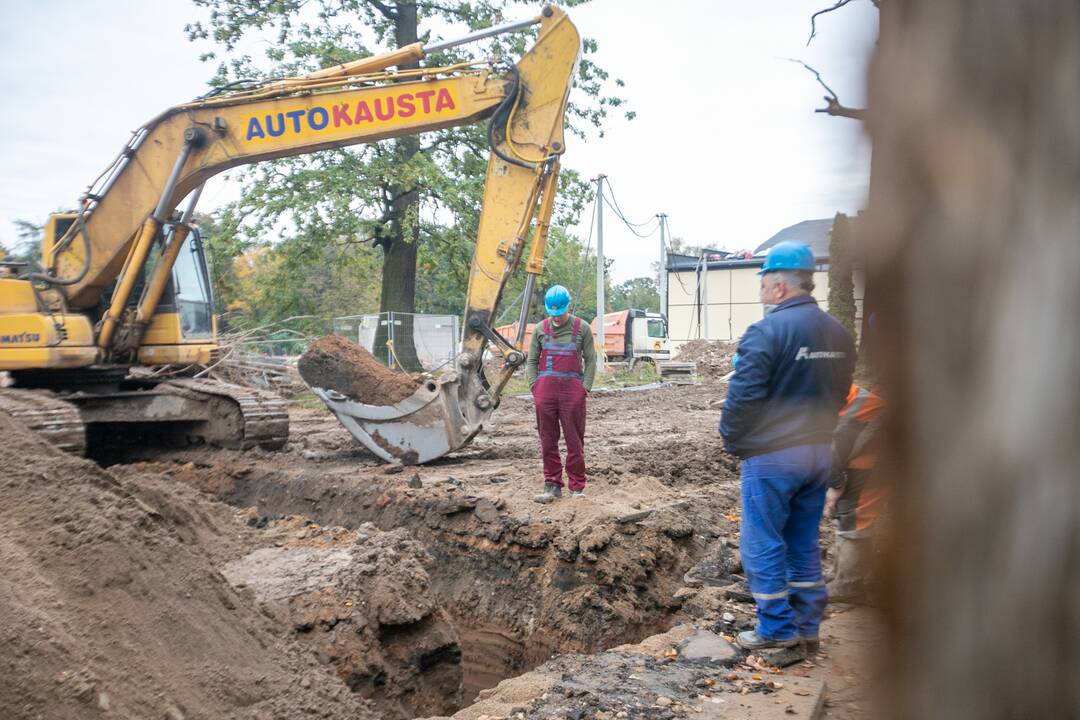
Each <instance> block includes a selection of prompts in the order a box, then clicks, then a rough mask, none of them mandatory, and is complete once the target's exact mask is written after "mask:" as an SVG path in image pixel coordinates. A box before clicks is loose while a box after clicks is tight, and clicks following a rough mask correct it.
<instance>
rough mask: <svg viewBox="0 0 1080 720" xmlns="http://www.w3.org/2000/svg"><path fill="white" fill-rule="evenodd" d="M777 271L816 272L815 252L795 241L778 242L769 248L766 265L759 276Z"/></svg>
mask: <svg viewBox="0 0 1080 720" xmlns="http://www.w3.org/2000/svg"><path fill="white" fill-rule="evenodd" d="M776 270H799V271H803V272H814V252H813V250H811V249H810V247H809V246H808V245H806V244H804V243H801V242H795V241H794V240H785V241H783V242H778V243H776V244H775V245H773V246H772V247H771V248H769V253H768V254H767V255H766V256H765V265H764V266H763V267H762V268H761V270H760V272H758V275H764V274H765V273H767V272H774V271H776Z"/></svg>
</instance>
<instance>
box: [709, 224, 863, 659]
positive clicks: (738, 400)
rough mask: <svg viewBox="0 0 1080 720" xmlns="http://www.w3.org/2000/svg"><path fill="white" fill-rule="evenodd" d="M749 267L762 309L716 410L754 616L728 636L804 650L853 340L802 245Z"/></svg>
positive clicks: (816, 599) (819, 604)
mask: <svg viewBox="0 0 1080 720" xmlns="http://www.w3.org/2000/svg"><path fill="white" fill-rule="evenodd" d="M758 274H759V275H761V294H760V298H761V303H762V305H763V306H764V307H765V317H764V318H763V319H762V320H759V321H758V322H756V323H754V324H753V325H751V326H750V327H749V328H747V330H746V334H744V335H743V337H742V339H741V340H739V350H738V352H739V363H738V366H737V368H736V370H735V375H734V376H733V377H732V378H731V382H730V384H729V385H728V394H727V398H726V399H725V400H724V408H723V414H722V415H721V417H720V434H721V435H722V436H723V438H724V445H725V447H726V448H727V450H728V452H730V453H732V454H734V455H737V456H739V457H740V458H742V460H743V462H742V529H741V540H740V544H739V548H740V551H741V555H742V563H743V568H744V569H745V570H746V577H747V580H749V582H750V593H751V595H753V597H754V602H755V603H756V604H757V617H758V624H757V628H756V629H754V630H747V631H745V632H741V633H739V635H738V638H737V641H738V643H739V645H741V646H742V647H743V648H745V649H747V650H758V649H761V648H769V647H792V646H795V645H798V644H799V643H800V642H804V643H805V644H806V645H807V646H808V647H810V648H811V649H813V648H816V646H817V642H818V626H819V625H820V624H821V617H822V614H823V613H824V610H825V604H826V600H827V596H826V591H825V583H824V581H823V580H822V577H821V552H820V549H819V545H818V525H819V523H820V522H821V515H822V509H823V507H824V505H825V492H826V489H827V487H828V481H829V470H830V467H831V464H832V434H833V429H834V428H835V427H836V421H837V413H838V412H839V410H840V408H841V406H843V404H844V400H845V398H846V397H847V392H848V388H849V387H850V386H851V374H852V371H853V369H854V363H855V344H854V342H853V341H852V339H851V335H850V334H849V333H848V331H847V330H845V329H844V326H843V325H841V324H840V323H839V322H837V321H836V320H834V319H833V318H832V317H830V316H829V315H828V314H827V313H825V312H824V311H822V310H821V309H820V308H819V307H818V306H817V301H816V300H814V298H813V297H812V296H811V294H810V293H811V292H812V291H813V289H814V281H813V276H814V275H813V274H814V254H813V252H812V251H811V250H810V248H809V247H807V246H806V245H804V244H802V243H797V242H780V243H777V244H776V245H774V246H773V247H772V248H770V250H769V253H768V255H766V257H765V265H764V267H763V268H762V269H761V272H759V273H758Z"/></svg>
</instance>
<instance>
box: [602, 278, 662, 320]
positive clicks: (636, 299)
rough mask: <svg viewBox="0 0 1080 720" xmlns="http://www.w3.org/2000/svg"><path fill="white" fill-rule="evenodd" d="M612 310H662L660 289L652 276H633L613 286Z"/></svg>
mask: <svg viewBox="0 0 1080 720" xmlns="http://www.w3.org/2000/svg"><path fill="white" fill-rule="evenodd" d="M609 302H610V303H611V309H612V310H631V309H634V310H651V311H653V312H660V289H659V288H658V287H657V286H656V280H654V279H653V278H651V277H637V278H631V279H630V280H627V281H626V282H623V283H620V284H618V285H616V286H615V287H614V288H612V291H611V300H610V301H609Z"/></svg>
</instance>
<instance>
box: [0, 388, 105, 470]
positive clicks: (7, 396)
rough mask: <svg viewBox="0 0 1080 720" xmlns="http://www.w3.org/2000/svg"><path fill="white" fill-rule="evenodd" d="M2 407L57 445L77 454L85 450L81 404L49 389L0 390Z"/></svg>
mask: <svg viewBox="0 0 1080 720" xmlns="http://www.w3.org/2000/svg"><path fill="white" fill-rule="evenodd" d="M0 411H3V412H6V413H7V414H8V415H11V416H12V417H14V418H16V419H17V420H19V421H20V422H21V423H23V424H24V425H25V426H26V427H27V428H29V429H30V430H33V431H34V432H35V433H37V434H38V435H41V436H42V437H44V438H45V439H46V440H48V441H49V443H51V444H52V445H53V446H54V447H57V448H59V449H61V450H64V451H66V452H70V453H73V454H75V455H83V454H85V453H86V426H85V425H84V424H83V421H82V418H81V417H80V416H79V408H78V407H76V406H75V405H73V404H71V403H69V402H67V401H65V400H62V399H60V398H59V397H57V396H56V395H54V394H53V393H51V392H49V391H48V390H23V389H14V388H4V389H2V390H0Z"/></svg>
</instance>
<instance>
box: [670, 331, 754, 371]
mask: <svg viewBox="0 0 1080 720" xmlns="http://www.w3.org/2000/svg"><path fill="white" fill-rule="evenodd" d="M738 347H739V344H738V343H734V342H727V341H725V340H691V341H689V342H687V343H686V344H684V345H683V346H682V347H681V348H679V354H678V356H677V357H676V358H675V359H676V360H678V361H679V362H693V363H697V372H698V375H701V376H703V377H706V378H709V379H711V380H719V379H720V378H722V377H724V376H725V375H727V374H728V373H730V372H731V371H732V370H734V369H735V368H734V367H732V365H731V358H732V357H734V355H735V351H736V350H737V349H738Z"/></svg>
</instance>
